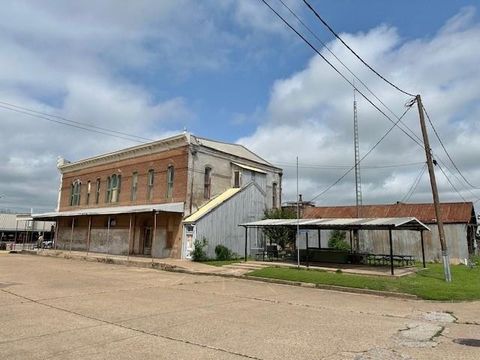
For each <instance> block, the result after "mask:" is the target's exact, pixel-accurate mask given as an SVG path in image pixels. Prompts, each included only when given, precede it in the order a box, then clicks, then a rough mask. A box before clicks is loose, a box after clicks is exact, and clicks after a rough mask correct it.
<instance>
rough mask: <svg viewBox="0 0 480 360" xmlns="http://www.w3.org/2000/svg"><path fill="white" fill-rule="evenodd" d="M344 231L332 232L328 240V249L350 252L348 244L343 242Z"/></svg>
mask: <svg viewBox="0 0 480 360" xmlns="http://www.w3.org/2000/svg"><path fill="white" fill-rule="evenodd" d="M346 235H347V234H346V232H345V231H340V230H333V231H332V233H331V234H330V239H329V240H328V247H329V248H332V249H335V250H350V244H349V243H347V241H346V240H345V237H346Z"/></svg>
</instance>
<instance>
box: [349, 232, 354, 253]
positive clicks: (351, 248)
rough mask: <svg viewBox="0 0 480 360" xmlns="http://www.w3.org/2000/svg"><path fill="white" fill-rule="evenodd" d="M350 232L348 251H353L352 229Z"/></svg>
mask: <svg viewBox="0 0 480 360" xmlns="http://www.w3.org/2000/svg"><path fill="white" fill-rule="evenodd" d="M349 233H350V252H353V237H352V230H350V231H349Z"/></svg>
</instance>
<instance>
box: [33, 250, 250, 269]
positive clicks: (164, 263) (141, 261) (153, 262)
mask: <svg viewBox="0 0 480 360" xmlns="http://www.w3.org/2000/svg"><path fill="white" fill-rule="evenodd" d="M25 252H26V253H29V254H36V255H41V256H50V257H61V258H65V259H75V260H85V261H93V262H103V263H108V264H117V265H127V266H136V267H141V268H153V269H160V270H167V271H177V272H184V273H189V274H199V275H200V274H204V275H230V276H242V275H244V274H245V273H246V272H248V271H249V270H246V269H243V268H231V267H219V266H212V265H207V264H204V263H199V262H195V261H190V260H181V259H171V258H167V259H157V258H151V257H144V256H124V255H107V254H100V253H92V252H89V253H87V252H83V251H62V250H50V249H49V250H46V249H38V250H31V251H25ZM250 270H251V269H250Z"/></svg>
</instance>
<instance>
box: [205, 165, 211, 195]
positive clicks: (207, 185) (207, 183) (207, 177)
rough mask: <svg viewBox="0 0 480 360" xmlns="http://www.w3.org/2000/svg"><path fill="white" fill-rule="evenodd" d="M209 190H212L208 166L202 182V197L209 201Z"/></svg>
mask: <svg viewBox="0 0 480 360" xmlns="http://www.w3.org/2000/svg"><path fill="white" fill-rule="evenodd" d="M211 188H212V168H211V167H209V166H206V167H205V175H204V180H203V197H204V198H205V199H207V200H208V199H210V195H211V194H210V193H211Z"/></svg>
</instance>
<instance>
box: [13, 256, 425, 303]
mask: <svg viewBox="0 0 480 360" xmlns="http://www.w3.org/2000/svg"><path fill="white" fill-rule="evenodd" d="M15 253H18V252H15ZM20 253H21V254H26V255H36V256H47V257H53V258H63V259H68V260H81V261H82V260H83V261H89V262H99V263H105V264H113V265H124V266H135V267H139V268H147V269H155V270H163V271H169V272H177V273H183V274H190V275H203V276H218V277H225V278H235V279H243V280H249V281H259V282H265V283H271V284H279V285H288V286H299V287H304V288H310V289H319V290H333V291H341V292H346V293H353V294H363V295H375V296H381V297H388V298H397V299H403V300H420V298H419V297H418V296H415V295H411V294H403V293H395V292H389V291H380V290H370V289H361V288H350V287H344V286H337V285H323V284H313V283H306V282H301V281H290V280H281V279H272V278H264V277H254V276H249V275H234V274H228V273H210V272H205V271H192V270H189V269H186V268H181V267H178V266H175V265H170V264H165V263H161V262H160V263H159V262H143V261H142V262H136V261H130V260H128V261H127V260H120V259H115V258H108V257H88V256H75V255H73V256H72V255H70V254H66V253H63V252H57V253H37V252H36V251H33V250H22V251H21V252H20Z"/></svg>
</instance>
